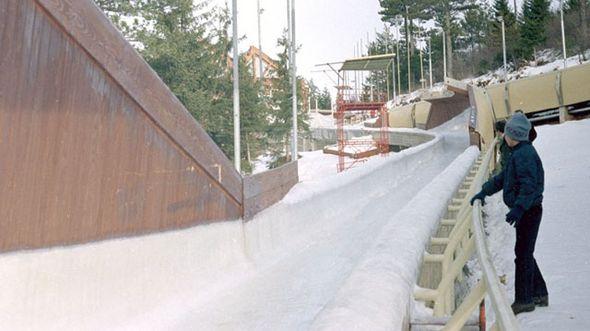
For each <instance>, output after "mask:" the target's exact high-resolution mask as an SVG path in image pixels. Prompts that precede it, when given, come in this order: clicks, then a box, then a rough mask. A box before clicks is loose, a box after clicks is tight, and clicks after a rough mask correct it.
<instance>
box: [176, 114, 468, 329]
mask: <svg viewBox="0 0 590 331" xmlns="http://www.w3.org/2000/svg"><path fill="white" fill-rule="evenodd" d="M457 122H461V123H462V125H458V124H456V123H455V125H454V126H453V127H451V129H453V128H454V129H455V130H457V129H460V130H461V131H462V132H464V133H463V134H459V135H453V134H449V135H448V136H447V138H448V139H445V138H444V137H443V138H442V141H439V142H438V143H439V144H442V148H440V149H439V150H437V149H433V150H426V151H425V153H423V154H419V155H420V156H419V157H416V158H415V159H413V160H412V161H411V162H410V163H409V164H405V165H404V166H403V167H399V166H398V165H397V164H398V163H404V161H403V158H402V159H401V160H400V161H399V162H395V163H393V164H391V165H388V164H387V162H385V164H384V165H380V166H381V167H387V166H389V167H394V169H397V170H399V173H398V174H397V178H383V179H382V180H381V182H382V184H381V185H379V184H378V183H377V184H375V183H374V182H373V181H372V180H369V179H367V178H364V179H365V180H366V184H364V185H359V184H358V182H361V183H362V180H363V178H362V177H361V178H360V179H359V180H357V181H355V182H353V183H352V184H351V185H356V188H355V189H356V191H355V192H353V194H347V188H346V187H344V188H340V189H335V188H334V187H332V190H331V191H328V192H326V191H325V190H319V191H318V192H316V193H317V194H316V195H314V198H315V199H314V198H312V199H309V198H307V199H305V198H302V197H301V196H300V195H302V194H303V195H304V193H302V192H298V190H297V188H296V189H295V190H294V191H293V192H292V193H290V194H295V195H298V197H297V198H293V197H292V196H291V197H289V196H287V197H286V199H285V201H287V202H291V203H295V204H298V205H299V206H298V207H297V208H306V209H308V210H309V211H310V212H309V213H308V214H307V215H309V219H302V218H301V217H299V216H298V217H296V220H295V221H294V222H295V223H296V224H294V225H286V226H287V228H288V229H289V230H288V231H286V230H284V229H280V228H279V227H280V226H281V225H278V224H280V223H281V222H285V223H288V222H289V220H288V219H287V218H288V217H287V216H283V217H284V218H285V219H283V220H281V219H280V218H276V219H271V220H270V221H269V223H272V226H274V227H277V228H273V229H271V230H269V231H270V232H272V235H262V236H261V237H262V238H264V239H263V240H261V241H262V242H263V243H264V245H269V244H268V243H269V242H272V241H275V245H276V246H274V245H270V246H265V247H263V248H262V249H261V248H258V247H255V248H254V249H253V250H252V251H253V254H252V255H253V256H255V259H254V264H255V265H256V270H257V271H256V272H254V273H252V274H249V275H248V276H246V277H242V278H240V279H237V280H236V283H235V284H232V285H229V286H228V288H227V289H226V290H225V291H222V292H220V293H219V294H218V295H216V296H214V297H211V298H209V299H208V300H206V302H200V303H199V304H195V305H194V306H193V307H192V308H191V310H190V311H188V312H187V313H186V314H185V316H184V319H182V321H181V322H180V323H179V324H176V325H175V326H174V328H175V329H187V330H188V329H192V328H199V329H211V328H221V329H228V330H231V329H241V330H302V329H309V328H310V327H311V325H312V323H313V321H314V319H315V318H316V317H317V315H318V313H320V311H321V310H322V309H323V308H324V307H325V306H326V305H327V304H329V303H330V302H331V301H332V300H333V298H334V297H335V296H336V294H337V293H338V292H339V291H340V289H341V288H342V286H343V285H344V284H345V283H346V282H347V280H348V279H349V277H350V275H351V274H352V273H353V272H354V270H355V267H356V266H357V265H358V264H359V262H360V261H362V260H363V259H364V258H365V257H366V255H367V252H371V247H373V246H374V245H375V243H376V238H378V237H379V235H380V233H381V232H382V231H383V229H384V227H386V226H388V227H389V228H390V231H391V227H392V226H393V227H396V226H403V224H405V226H408V227H413V226H414V225H413V224H412V223H411V222H412V220H409V219H403V220H399V219H397V220H396V222H397V223H395V224H394V225H392V224H389V223H391V221H392V219H395V218H394V216H393V215H395V214H396V213H398V212H399V211H400V210H403V209H404V206H407V204H408V202H409V201H410V200H411V199H412V198H413V197H414V196H415V195H416V194H417V193H418V192H420V191H421V190H422V189H423V188H424V187H427V186H428V185H429V184H430V182H431V181H432V180H433V179H434V178H436V177H437V176H438V175H439V174H440V173H441V172H442V171H443V170H444V169H445V168H446V167H447V166H448V165H449V164H450V163H451V162H452V161H453V160H454V159H455V158H456V157H457V156H458V155H459V154H461V153H462V152H463V151H464V150H465V148H466V147H467V138H466V133H465V132H466V131H465V130H466V128H465V125H464V124H465V123H466V120H465V117H464V116H463V117H461V118H459V119H457ZM443 136H444V135H443ZM445 140H446V141H445ZM435 143H436V142H435ZM471 152H473V151H471ZM470 157H473V153H471V156H470ZM467 158H469V157H467ZM378 162H381V161H378ZM355 170H356V171H358V172H361V173H362V172H363V171H362V170H360V169H358V170H357V169H355ZM373 171H379V169H374V170H373ZM352 176H355V175H354V173H353V175H352ZM393 177H396V176H395V173H394V175H393ZM392 179H393V180H392ZM461 179H462V176H461ZM336 181H337V180H336ZM458 181H459V180H458ZM345 182H346V181H345ZM384 184H385V187H383V186H384ZM328 185H337V183H331V184H328ZM457 185H458V182H457ZM453 189H454V188H450V189H449V191H450V192H452V190H453ZM304 191H306V190H304ZM334 191H337V193H338V192H340V194H334V193H333V192H334ZM330 194H331V195H334V196H335V199H334V201H336V202H335V203H334V204H332V205H329V204H326V203H325V200H322V196H323V195H330ZM318 195H319V196H318ZM451 195H452V193H451ZM314 200H317V201H314ZM422 203H424V202H422ZM443 204H444V205H445V206H446V202H444V201H443ZM426 205H428V203H427V202H426ZM274 208H278V209H280V208H281V206H280V205H279V206H276V207H274ZM320 209H328V210H330V212H329V213H328V214H326V213H325V211H322V210H320ZM314 210H316V211H314ZM439 212H440V211H439ZM268 213H272V211H269V212H268ZM278 214H279V213H277V214H273V215H276V216H277V217H278V216H279V215H278ZM260 217H261V218H268V216H267V215H265V214H263V215H262V216H260ZM253 222H254V223H253V224H254V225H253V227H263V226H264V224H262V223H263V221H260V223H261V224H256V222H257V220H254V221H253ZM297 232H302V233H303V234H304V235H303V238H297V239H292V238H288V236H297ZM285 233H286V234H285ZM247 234H248V232H247ZM281 235H284V236H285V237H284V238H283V240H281V239H277V236H279V237H280V236H281ZM249 236H250V235H247V237H249ZM406 239H408V238H406ZM291 240H292V241H291ZM402 245H403V244H402ZM422 249H423V248H420V251H419V253H420V254H421V252H422ZM268 251H273V254H271V255H270V256H269V255H268V254H264V253H260V252H268ZM369 254H370V253H369ZM275 256H280V258H275ZM405 262H410V261H403V262H401V263H405ZM414 268H416V266H414ZM358 294H362V293H358ZM409 298H410V296H409V295H408V297H407V298H406V299H405V300H409ZM402 300H403V299H402ZM373 308H374V307H373ZM382 309H383V311H382V314H391V309H392V307H382ZM403 313H404V312H400V315H401V314H403ZM334 322H336V321H334Z"/></svg>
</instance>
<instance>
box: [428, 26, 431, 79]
mask: <svg viewBox="0 0 590 331" xmlns="http://www.w3.org/2000/svg"><path fill="white" fill-rule="evenodd" d="M428 78H429V79H430V89H431V90H432V41H431V40H430V37H428Z"/></svg>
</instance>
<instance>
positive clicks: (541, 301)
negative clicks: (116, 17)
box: [533, 295, 549, 307]
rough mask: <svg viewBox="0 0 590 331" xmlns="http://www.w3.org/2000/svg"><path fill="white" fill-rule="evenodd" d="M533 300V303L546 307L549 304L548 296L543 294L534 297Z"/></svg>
mask: <svg viewBox="0 0 590 331" xmlns="http://www.w3.org/2000/svg"><path fill="white" fill-rule="evenodd" d="M533 302H534V303H535V306H539V307H547V306H549V296H548V295H543V296H540V297H534V298H533Z"/></svg>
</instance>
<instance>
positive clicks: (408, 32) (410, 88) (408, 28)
mask: <svg viewBox="0 0 590 331" xmlns="http://www.w3.org/2000/svg"><path fill="white" fill-rule="evenodd" d="M406 17H407V18H409V17H410V14H409V12H408V6H406ZM408 25H409V24H406V36H408V38H407V39H408V40H406V50H407V53H408V93H411V92H412V73H411V71H412V70H411V65H410V45H411V43H410V39H411V38H412V37H411V36H410V27H408Z"/></svg>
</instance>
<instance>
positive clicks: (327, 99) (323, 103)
mask: <svg viewBox="0 0 590 331" xmlns="http://www.w3.org/2000/svg"><path fill="white" fill-rule="evenodd" d="M318 108H319V109H332V96H330V91H328V88H327V87H324V89H323V90H322V92H321V93H320V95H319V97H318Z"/></svg>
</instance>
